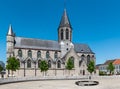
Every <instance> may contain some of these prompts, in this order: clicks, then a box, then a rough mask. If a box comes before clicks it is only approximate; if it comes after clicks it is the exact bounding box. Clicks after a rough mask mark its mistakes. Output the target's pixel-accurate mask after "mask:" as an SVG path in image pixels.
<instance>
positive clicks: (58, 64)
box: [57, 60, 61, 68]
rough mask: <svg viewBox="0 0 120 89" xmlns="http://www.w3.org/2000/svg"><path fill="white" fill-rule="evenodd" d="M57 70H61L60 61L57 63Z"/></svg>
mask: <svg viewBox="0 0 120 89" xmlns="http://www.w3.org/2000/svg"><path fill="white" fill-rule="evenodd" d="M57 68H61V62H60V60H58V62H57Z"/></svg>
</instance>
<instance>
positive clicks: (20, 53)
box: [18, 49, 22, 57]
mask: <svg viewBox="0 0 120 89" xmlns="http://www.w3.org/2000/svg"><path fill="white" fill-rule="evenodd" d="M18 56H19V57H22V50H21V49H19V50H18Z"/></svg>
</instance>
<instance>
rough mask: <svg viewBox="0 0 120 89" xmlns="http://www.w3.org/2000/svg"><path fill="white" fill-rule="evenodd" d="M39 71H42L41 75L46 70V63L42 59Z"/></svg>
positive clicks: (44, 73)
mask: <svg viewBox="0 0 120 89" xmlns="http://www.w3.org/2000/svg"><path fill="white" fill-rule="evenodd" d="M39 68H40V70H41V72H43V76H44V75H46V71H47V70H48V63H47V62H46V61H45V60H42V61H41V62H40V66H39Z"/></svg>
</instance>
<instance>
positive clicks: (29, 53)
mask: <svg viewBox="0 0 120 89" xmlns="http://www.w3.org/2000/svg"><path fill="white" fill-rule="evenodd" d="M28 57H31V58H32V51H31V50H29V51H28Z"/></svg>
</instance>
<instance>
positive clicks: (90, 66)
mask: <svg viewBox="0 0 120 89" xmlns="http://www.w3.org/2000/svg"><path fill="white" fill-rule="evenodd" d="M87 70H88V72H89V73H90V74H92V73H93V72H94V71H95V62H94V61H90V62H89V64H88V65H87Z"/></svg>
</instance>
